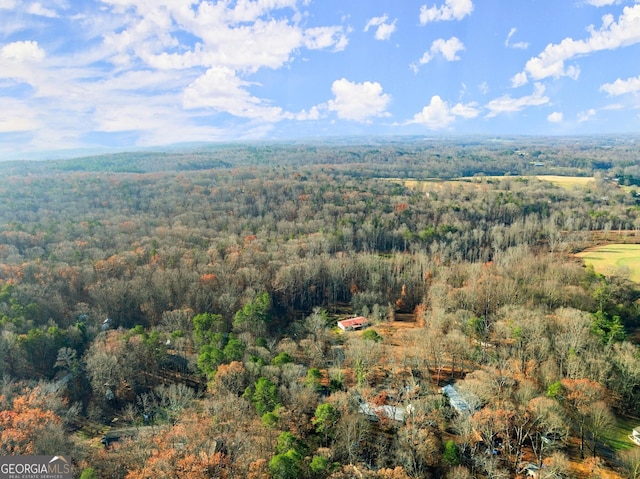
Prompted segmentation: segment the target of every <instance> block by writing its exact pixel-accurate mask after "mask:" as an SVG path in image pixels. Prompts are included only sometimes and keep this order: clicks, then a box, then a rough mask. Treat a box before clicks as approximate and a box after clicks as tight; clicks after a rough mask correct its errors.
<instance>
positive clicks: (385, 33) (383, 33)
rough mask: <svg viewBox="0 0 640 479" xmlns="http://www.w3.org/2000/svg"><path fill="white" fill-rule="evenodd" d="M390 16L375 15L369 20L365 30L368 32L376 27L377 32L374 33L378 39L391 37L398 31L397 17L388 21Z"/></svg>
mask: <svg viewBox="0 0 640 479" xmlns="http://www.w3.org/2000/svg"><path fill="white" fill-rule="evenodd" d="M387 20H389V17H388V16H387V15H383V16H381V17H373V18H372V19H371V20H369V21H368V22H367V24H366V25H365V27H364V31H365V32H368V31H369V29H370V28H372V27H378V28H376V33H375V35H374V37H375V39H376V40H389V38H391V34H392V33H393V32H395V31H396V22H397V19H396V20H394V21H393V22H391V23H387Z"/></svg>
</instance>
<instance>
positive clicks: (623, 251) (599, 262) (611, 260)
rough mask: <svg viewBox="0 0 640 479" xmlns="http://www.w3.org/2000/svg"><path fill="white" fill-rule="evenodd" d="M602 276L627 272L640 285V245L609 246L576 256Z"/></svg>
mask: <svg viewBox="0 0 640 479" xmlns="http://www.w3.org/2000/svg"><path fill="white" fill-rule="evenodd" d="M576 256H577V257H579V258H582V259H583V260H584V262H585V264H588V265H589V264H590V265H593V268H594V269H595V270H596V272H597V273H600V274H605V275H607V274H614V273H620V272H627V273H628V274H629V279H631V280H632V281H634V282H636V283H640V245H637V244H608V245H602V246H597V247H594V248H589V249H587V250H585V251H582V252H581V253H577V254H576Z"/></svg>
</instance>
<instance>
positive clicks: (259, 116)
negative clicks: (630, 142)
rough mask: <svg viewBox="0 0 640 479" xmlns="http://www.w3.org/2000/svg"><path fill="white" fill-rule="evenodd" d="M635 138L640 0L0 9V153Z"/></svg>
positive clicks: (36, 4)
mask: <svg viewBox="0 0 640 479" xmlns="http://www.w3.org/2000/svg"><path fill="white" fill-rule="evenodd" d="M639 127H640V0H575V1H573V0H428V1H427V0H421V1H413V0H402V1H397V0H394V1H391V0H315V1H314V0H253V1H250V0H235V1H232V0H228V1H214V0H102V1H94V0H46V1H44V0H43V1H30V0H0V154H3V153H4V154H10V153H20V152H28V151H35V150H56V149H67V148H82V147H96V146H107V147H108V146H115V147H119V148H122V147H133V146H155V145H164V144H172V143H178V142H193V141H231V140H244V139H267V140H269V139H276V140H277V139H291V138H314V137H321V136H342V135H376V134H385V135H389V134H392V135H405V134H411V135H414V134H424V135H426V136H434V135H453V134H455V135H459V134H466V133H468V134H487V135H510V134H531V135H535V134H542V135H547V134H554V135H562V134H572V135H573V134H593V133H629V132H638V131H640V128H639Z"/></svg>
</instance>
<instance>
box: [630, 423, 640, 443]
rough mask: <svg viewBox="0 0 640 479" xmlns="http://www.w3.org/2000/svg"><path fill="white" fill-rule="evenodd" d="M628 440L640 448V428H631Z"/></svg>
mask: <svg viewBox="0 0 640 479" xmlns="http://www.w3.org/2000/svg"><path fill="white" fill-rule="evenodd" d="M629 439H631V440H632V441H633V442H634V444H636V445H637V446H640V427H636V428H633V431H631V434H630V435H629Z"/></svg>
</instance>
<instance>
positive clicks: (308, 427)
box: [0, 137, 640, 479]
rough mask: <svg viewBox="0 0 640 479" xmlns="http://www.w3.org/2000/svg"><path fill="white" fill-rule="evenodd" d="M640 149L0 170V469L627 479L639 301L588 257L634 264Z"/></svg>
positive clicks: (190, 157)
mask: <svg viewBox="0 0 640 479" xmlns="http://www.w3.org/2000/svg"><path fill="white" fill-rule="evenodd" d="M637 140H638V139H637V138H632V137H623V138H618V139H615V138H512V139H502V140H495V139H493V140H488V139H484V138H471V139H462V138H459V139H452V140H425V139H421V138H382V139H380V138H376V139H369V140H367V141H359V142H350V141H347V140H340V141H338V140H336V141H334V142H332V143H311V142H309V143H300V144H297V143H296V144H293V143H292V144H268V143H265V144H246V145H237V144H232V145H220V146H201V147H193V148H191V149H175V150H164V151H157V152H153V151H145V152H137V153H131V154H125V153H120V154H117V155H107V156H95V157H88V158H78V159H72V160H56V161H43V162H30V161H22V162H0V177H1V178H2V180H0V325H1V328H2V334H1V336H0V374H1V375H2V377H3V381H2V385H1V390H0V454H3V455H7V454H70V455H71V456H72V458H73V461H74V473H75V476H74V477H82V478H83V479H88V478H92V477H100V478H103V477H104V478H128V479H136V478H156V477H175V478H181V479H182V478H205V477H221V478H240V477H247V478H256V479H258V478H271V477H274V478H298V477H308V478H328V477H332V478H351V477H367V478H397V479H400V478H437V477H448V478H452V479H453V478H456V479H463V478H472V477H492V478H500V477H504V478H509V477H516V476H518V475H521V476H522V477H524V475H525V474H526V472H527V471H526V469H527V467H529V469H530V470H533V469H532V468H534V466H535V467H538V468H539V470H538V471H537V472H538V473H539V474H540V477H640V453H639V452H638V451H637V450H636V449H634V448H635V447H637V446H634V445H633V443H632V442H631V441H630V440H629V439H628V438H627V435H628V434H631V429H632V428H633V427H636V426H640V400H638V397H639V396H638V394H639V393H640V354H639V353H640V350H639V349H638V337H639V335H638V333H637V331H638V327H639V326H640V302H639V299H640V287H639V286H638V285H637V284H635V283H633V282H631V281H630V280H629V279H628V272H625V271H624V270H619V271H612V272H610V274H609V273H607V274H605V275H602V274H598V273H596V272H595V271H594V269H593V268H590V267H585V266H584V264H583V263H582V262H581V261H580V260H578V259H577V258H575V257H574V256H573V254H574V253H576V252H578V251H581V250H583V249H584V248H587V247H589V246H593V245H595V244H602V243H612V242H625V243H640V199H639V198H638V191H637V190H636V188H637V186H635V185H637V184H638V181H639V180H640V161H639V160H640V158H639V156H638V155H639V150H638V147H637ZM543 175H562V176H566V177H590V178H593V181H589V182H586V183H585V182H582V183H577V182H576V184H574V185H572V184H571V183H570V182H569V183H568V186H567V185H564V186H559V185H558V184H557V183H554V182H550V181H547V180H545V179H544V176H543ZM352 316H363V317H365V318H367V320H368V321H369V322H370V323H371V326H370V327H369V328H367V329H365V330H364V331H341V330H340V329H339V328H337V327H336V321H338V320H340V319H344V318H348V317H352ZM447 384H449V385H452V386H454V387H455V391H457V393H458V394H460V397H461V399H462V400H463V404H464V405H465V407H464V408H463V409H465V408H466V410H456V407H453V406H454V404H453V401H450V399H451V395H450V396H449V397H447V396H446V395H443V394H442V393H441V390H440V388H442V387H443V386H445V385H447ZM451 394H456V393H451ZM636 417H639V418H638V419H637V420H636V419H635V418H636ZM638 449H640V448H638Z"/></svg>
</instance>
